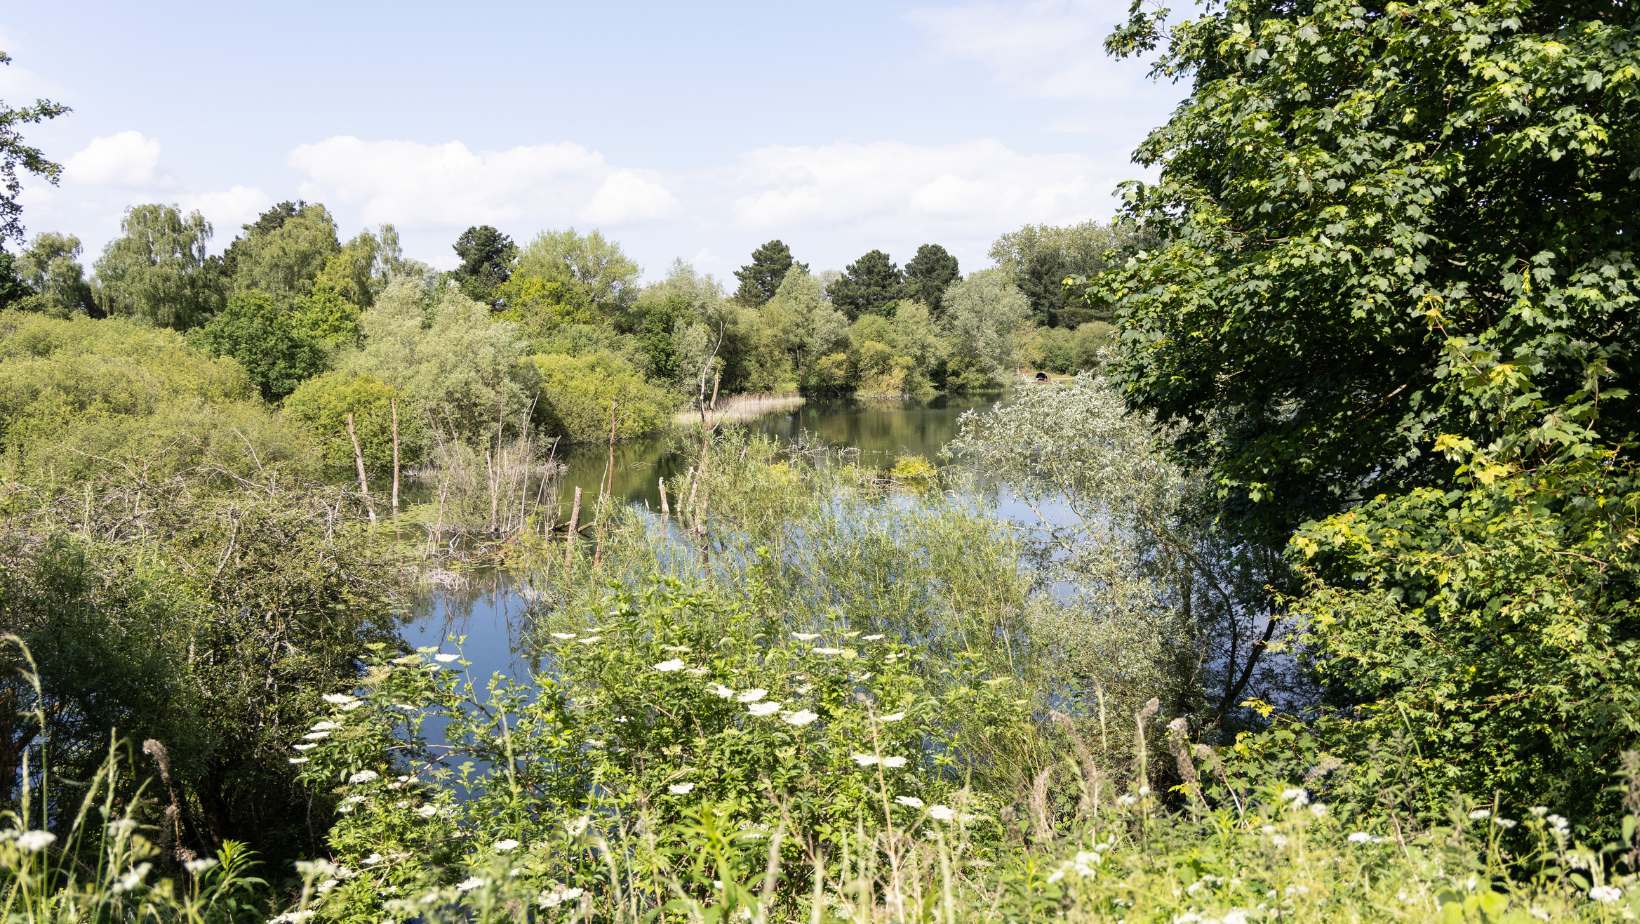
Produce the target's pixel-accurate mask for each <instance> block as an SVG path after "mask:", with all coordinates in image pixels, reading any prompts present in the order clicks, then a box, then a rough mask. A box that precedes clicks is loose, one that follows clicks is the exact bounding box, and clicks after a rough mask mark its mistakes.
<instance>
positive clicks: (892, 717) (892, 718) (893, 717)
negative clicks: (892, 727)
mask: <svg viewBox="0 0 1640 924" xmlns="http://www.w3.org/2000/svg"><path fill="white" fill-rule="evenodd" d="M904 718H905V713H904V712H890V713H889V714H888V715H880V716H878V717H877V721H879V722H898V721H900V720H902V719H904Z"/></svg>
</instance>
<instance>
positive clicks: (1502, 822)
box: [1492, 817, 1515, 831]
mask: <svg viewBox="0 0 1640 924" xmlns="http://www.w3.org/2000/svg"><path fill="white" fill-rule="evenodd" d="M1492 823H1493V824H1495V825H1497V826H1498V827H1500V828H1502V829H1503V830H1505V831H1507V830H1509V829H1510V828H1513V827H1514V826H1515V820H1514V819H1513V818H1502V817H1499V818H1494V819H1492Z"/></svg>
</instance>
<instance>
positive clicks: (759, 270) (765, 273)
mask: <svg viewBox="0 0 1640 924" xmlns="http://www.w3.org/2000/svg"><path fill="white" fill-rule="evenodd" d="M793 267H796V268H798V269H800V270H802V271H803V272H805V273H806V272H808V271H809V266H808V264H807V263H798V262H797V261H796V260H793V259H792V249H791V248H790V247H788V246H786V242H785V241H781V240H778V239H777V240H772V241H767V242H765V243H764V244H762V245H761V246H759V247H758V248H757V249H756V250H754V251H752V262H750V263H748V264H746V265H745V266H742V267H741V268H740V269H737V270H735V278H736V279H739V280H740V288H738V289H736V290H735V301H738V302H740V303H741V304H742V305H747V306H749V307H752V308H760V307H762V306H763V304H764V303H765V302H767V301H768V300H769V299H771V298H774V293H775V292H776V291H778V290H779V289H780V283H781V282H782V281H783V280H784V279H785V278H786V273H787V272H788V271H790V270H791V269H792V268H793Z"/></svg>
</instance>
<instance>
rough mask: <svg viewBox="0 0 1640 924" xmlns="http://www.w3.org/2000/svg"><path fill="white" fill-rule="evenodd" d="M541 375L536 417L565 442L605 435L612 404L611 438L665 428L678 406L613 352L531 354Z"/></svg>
mask: <svg viewBox="0 0 1640 924" xmlns="http://www.w3.org/2000/svg"><path fill="white" fill-rule="evenodd" d="M530 363H531V365H533V366H534V368H535V372H536V374H537V375H538V376H539V378H540V389H541V391H540V398H539V400H538V401H537V403H536V406H535V412H536V418H537V419H538V420H539V421H540V422H541V426H542V428H543V429H544V430H545V431H546V432H547V433H548V434H550V435H552V436H557V437H561V438H562V439H563V440H564V441H565V442H569V443H595V442H599V441H600V440H607V439H609V416H610V408H611V405H613V406H614V408H615V438H616V439H627V438H629V437H633V436H638V435H640V434H644V433H651V432H654V431H656V430H659V429H661V428H662V427H664V426H666V424H667V421H668V419H669V418H670V417H671V413H672V410H673V408H674V407H675V405H676V401H674V400H673V399H672V398H671V397H670V396H669V395H668V394H667V393H666V392H665V391H663V390H662V389H660V388H658V387H656V386H654V385H651V384H649V383H648V382H646V381H644V378H643V376H642V375H640V374H639V373H638V371H637V370H636V369H634V368H633V367H632V366H631V364H630V363H628V362H627V361H626V360H624V359H622V358H620V357H619V356H616V355H614V354H612V353H594V354H591V355H589V356H566V355H564V354H562V353H549V354H545V355H538V356H532V357H530Z"/></svg>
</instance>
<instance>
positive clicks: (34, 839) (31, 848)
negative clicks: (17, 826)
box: [17, 831, 57, 853]
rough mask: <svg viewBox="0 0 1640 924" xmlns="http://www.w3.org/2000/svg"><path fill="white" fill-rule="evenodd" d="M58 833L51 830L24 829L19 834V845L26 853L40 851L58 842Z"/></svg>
mask: <svg viewBox="0 0 1640 924" xmlns="http://www.w3.org/2000/svg"><path fill="white" fill-rule="evenodd" d="M56 841H57V835H55V834H52V833H51V832H50V831H24V832H23V833H22V834H19V835H17V846H19V847H21V848H23V851H24V852H25V853H39V852H40V851H42V850H44V849H46V848H47V847H50V846H51V845H52V844H54V843H56Z"/></svg>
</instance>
